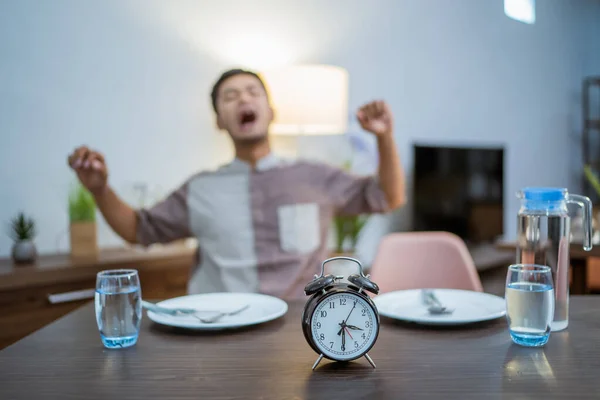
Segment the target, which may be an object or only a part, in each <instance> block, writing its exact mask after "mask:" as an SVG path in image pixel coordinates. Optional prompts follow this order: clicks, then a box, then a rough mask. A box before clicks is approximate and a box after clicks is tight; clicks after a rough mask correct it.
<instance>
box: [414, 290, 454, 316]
mask: <svg viewBox="0 0 600 400" xmlns="http://www.w3.org/2000/svg"><path fill="white" fill-rule="evenodd" d="M421 299H422V300H423V303H425V305H427V306H428V307H427V310H428V311H429V312H430V313H431V314H451V313H452V312H453V311H454V310H450V309H448V307H446V306H445V305H443V304H442V303H441V302H440V301H439V300H438V298H437V297H436V295H435V294H434V293H433V290H432V289H423V290H422V291H421Z"/></svg>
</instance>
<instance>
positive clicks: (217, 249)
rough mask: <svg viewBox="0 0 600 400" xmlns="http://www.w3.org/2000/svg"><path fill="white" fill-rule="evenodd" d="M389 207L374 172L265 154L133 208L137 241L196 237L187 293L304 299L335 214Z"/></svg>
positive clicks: (323, 253)
mask: <svg viewBox="0 0 600 400" xmlns="http://www.w3.org/2000/svg"><path fill="white" fill-rule="evenodd" d="M385 211H387V202H386V200H385V196H384V193H383V191H382V189H381V187H380V185H379V183H378V180H377V177H375V176H365V177H361V176H354V175H351V174H349V173H347V172H345V171H344V170H341V169H338V168H335V167H332V166H329V165H326V164H323V163H318V162H307V161H288V160H284V159H281V158H279V157H277V156H275V155H273V154H270V155H268V156H266V157H264V158H262V159H260V160H259V162H258V163H257V165H256V168H254V169H253V168H252V167H251V166H250V165H249V164H247V163H246V162H244V161H241V160H239V159H235V160H233V161H232V162H231V163H229V164H227V165H224V166H222V167H220V168H218V169H216V170H214V171H209V172H201V173H198V174H196V175H194V176H192V177H190V178H189V179H188V180H186V181H185V182H184V183H183V184H182V185H181V186H180V187H179V188H177V189H176V190H175V191H173V192H172V193H171V194H169V195H168V196H167V197H166V198H165V199H164V200H163V201H161V202H159V203H157V204H156V205H154V206H153V207H151V208H148V209H140V210H138V211H137V216H138V224H137V240H138V242H139V243H141V244H143V245H150V244H152V243H167V242H170V241H173V240H177V239H182V238H188V237H195V238H196V239H197V241H198V250H199V252H198V257H197V265H196V266H195V268H193V269H192V273H191V276H190V279H189V283H188V292H189V293H190V294H196V293H208V292H258V293H264V294H269V295H272V296H277V297H280V298H288V299H290V298H297V297H299V296H304V293H303V289H304V286H305V285H306V284H307V283H308V282H309V281H310V280H312V278H313V276H314V274H315V273H318V272H319V271H320V265H321V262H322V261H323V260H324V259H325V258H327V255H328V254H327V240H326V239H327V236H328V232H329V229H330V226H331V223H332V219H333V217H334V216H335V215H356V214H363V213H381V212H385Z"/></svg>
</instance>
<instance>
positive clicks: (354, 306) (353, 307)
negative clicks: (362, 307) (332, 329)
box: [344, 301, 356, 325]
mask: <svg viewBox="0 0 600 400" xmlns="http://www.w3.org/2000/svg"><path fill="white" fill-rule="evenodd" d="M355 308H356V301H355V302H354V305H353V306H352V310H350V312H349V313H348V316H347V317H346V320H345V321H344V325H346V322H347V321H348V318H350V314H352V311H354V309H355Z"/></svg>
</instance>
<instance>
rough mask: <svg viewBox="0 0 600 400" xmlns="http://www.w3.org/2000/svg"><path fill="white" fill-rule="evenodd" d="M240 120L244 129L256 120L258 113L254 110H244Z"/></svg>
mask: <svg viewBox="0 0 600 400" xmlns="http://www.w3.org/2000/svg"><path fill="white" fill-rule="evenodd" d="M239 122H240V126H241V127H242V129H245V128H249V127H250V126H252V124H253V123H254V122H256V113H255V112H254V111H252V110H246V111H242V112H241V113H240V114H239Z"/></svg>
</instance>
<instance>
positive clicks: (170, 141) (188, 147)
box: [0, 0, 600, 256]
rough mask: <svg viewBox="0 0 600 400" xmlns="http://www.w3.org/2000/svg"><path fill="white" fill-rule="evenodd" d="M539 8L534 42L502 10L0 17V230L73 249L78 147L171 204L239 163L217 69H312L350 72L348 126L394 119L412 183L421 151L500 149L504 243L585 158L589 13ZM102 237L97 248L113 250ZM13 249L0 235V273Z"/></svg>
mask: <svg viewBox="0 0 600 400" xmlns="http://www.w3.org/2000/svg"><path fill="white" fill-rule="evenodd" d="M537 3H538V5H537V21H536V24H535V25H532V26H530V25H525V24H522V23H519V22H516V21H513V20H511V19H509V18H507V17H505V16H504V13H503V5H502V1H501V0H487V1H481V0H454V1H446V0H410V1H409V0H405V1H401V0H377V1H373V2H371V3H369V5H367V3H365V2H364V1H360V0H351V1H350V0H330V1H327V2H324V1H320V0H306V1H303V2H295V1H294V2H292V1H283V0H273V1H269V0H261V1H253V2H246V1H244V2H243V1H241V0H239V1H224V0H223V1H219V2H215V1H208V0H206V1H190V0H188V1H183V0H180V1H177V2H174V1H170V2H167V1H162V0H103V1H86V2H83V1H79V0H55V1H52V2H49V1H48V2H45V1H37V0H7V1H3V2H0V54H2V57H1V58H0V188H1V191H0V221H1V222H2V223H4V222H5V221H7V220H8V219H9V218H10V217H11V216H13V215H14V214H15V213H16V212H17V211H19V210H25V211H26V212H28V213H31V214H33V215H34V216H35V217H36V219H37V220H38V221H39V230H40V235H39V237H38V240H37V243H38V246H39V248H40V250H41V251H43V252H52V251H56V250H57V249H59V248H60V249H66V248H67V246H68V243H67V242H68V239H67V236H66V229H67V214H66V200H65V197H66V188H67V186H68V184H69V182H70V180H71V179H72V178H73V175H72V174H71V172H70V171H69V170H68V168H67V166H66V157H67V155H68V153H69V151H71V150H72V149H73V148H74V147H75V146H77V145H80V144H82V143H85V144H88V145H91V146H94V147H95V148H98V149H101V150H102V151H103V152H104V153H105V154H106V157H107V159H108V162H109V166H110V170H111V182H112V183H113V185H114V186H115V187H116V188H117V189H118V190H119V191H121V193H124V194H125V197H127V198H128V199H131V198H132V197H131V194H130V192H131V184H132V183H133V182H138V181H143V182H149V183H152V184H153V185H159V186H160V187H162V190H163V192H164V191H166V190H169V189H171V188H173V187H175V186H176V185H177V184H179V183H180V182H181V181H182V180H183V179H185V178H186V177H187V176H189V175H190V174H191V173H193V172H195V171H197V170H199V169H204V168H212V167H214V166H216V165H217V164H219V163H220V162H222V161H225V160H226V159H227V158H228V157H230V155H231V149H230V147H229V146H228V143H227V140H226V138H225V137H224V136H223V135H222V134H220V133H217V132H215V130H214V128H213V116H212V113H211V110H210V108H209V103H208V91H209V89H210V86H211V84H212V82H213V80H214V79H215V77H216V76H217V75H218V73H219V72H220V71H221V70H222V69H224V68H227V67H230V66H232V65H235V64H238V63H245V64H248V65H250V66H256V67H270V66H275V65H277V64H284V63H289V62H315V63H331V64H337V65H341V66H343V67H345V68H347V69H348V71H349V73H350V79H351V81H350V84H351V87H350V106H351V109H355V108H356V107H358V106H359V105H360V104H361V103H363V102H365V101H368V100H371V99H373V98H385V99H386V100H387V101H388V102H389V103H390V105H391V107H392V109H393V110H394V112H395V116H396V126H397V132H396V136H397V141H398V148H399V150H400V151H401V155H402V158H403V163H404V166H405V168H406V170H407V174H408V176H409V177H410V174H411V165H412V154H411V150H412V147H411V146H412V143H413V142H414V141H421V142H423V141H428V142H436V143H437V142H444V143H452V144H468V145H485V144H503V145H505V147H506V151H507V153H506V177H505V179H506V185H505V196H506V218H505V229H506V232H507V234H508V235H509V236H511V235H513V233H514V231H515V218H514V215H515V214H516V211H517V208H518V204H517V202H516V199H515V198H514V193H515V192H516V191H517V190H518V189H519V188H520V187H522V186H525V185H532V184H535V185H560V186H567V187H570V188H571V187H573V185H576V184H577V183H578V182H577V180H576V179H575V178H574V177H573V171H572V169H573V160H572V159H573V157H576V156H575V155H573V154H569V152H568V151H567V150H566V149H569V148H573V147H574V146H578V145H579V142H578V140H577V137H576V136H577V134H578V133H577V132H578V124H579V118H580V115H581V112H580V110H579V99H580V94H579V90H580V87H581V78H582V76H583V75H584V74H585V73H586V72H589V71H593V70H594V69H596V72H600V71H597V69H598V67H597V66H598V64H599V63H598V58H597V56H596V58H594V59H592V58H590V57H591V56H590V55H589V53H591V51H590V50H589V49H590V48H592V47H593V46H595V47H596V48H597V47H598V40H597V39H592V38H591V37H590V34H591V33H590V32H596V31H597V29H598V28H597V25H596V27H594V28H592V27H591V25H593V23H594V22H597V21H600V12H599V11H598V2H597V1H593V0H581V1H580V0H577V1H563V0H546V1H538V2H537ZM261 6H262V7H265V8H264V9H266V10H267V11H259V9H261ZM594 29H595V30H596V31H594ZM276 36H277V37H276ZM597 37H598V35H596V36H595V38H597ZM583 39H585V40H583ZM589 60H592V61H589ZM594 60H595V61H594ZM409 183H410V181H409ZM575 188H576V186H575ZM409 214H410V206H409V207H407V208H406V209H405V210H403V211H402V212H400V213H398V214H397V216H396V217H395V218H394V219H391V220H390V219H381V218H380V219H376V220H375V222H374V223H373V224H371V226H370V227H369V229H370V233H372V234H373V233H382V232H384V231H386V230H387V229H396V228H398V229H403V228H406V227H408V226H409V225H410V218H409ZM101 228H102V230H101V245H107V244H114V243H118V240H117V239H116V237H115V236H114V235H113V234H112V233H111V232H110V231H109V230H108V229H107V227H106V226H105V225H104V224H102V226H101ZM61 234H62V236H61ZM373 237H374V238H375V239H374V240H376V236H373ZM58 239H62V240H61V241H58V242H57V240H58ZM10 245H11V243H10V241H9V239H8V238H7V237H6V236H5V235H0V256H3V255H6V254H8V253H9V251H10ZM364 247H365V249H367V252H368V250H370V249H372V248H373V243H372V242H369V240H367V241H366V242H365V244H364Z"/></svg>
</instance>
